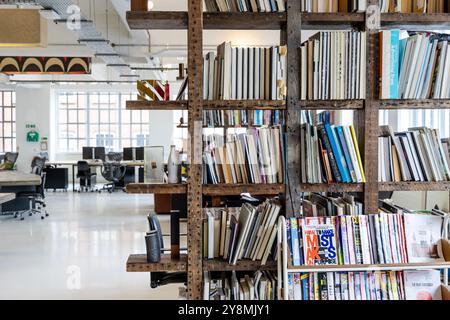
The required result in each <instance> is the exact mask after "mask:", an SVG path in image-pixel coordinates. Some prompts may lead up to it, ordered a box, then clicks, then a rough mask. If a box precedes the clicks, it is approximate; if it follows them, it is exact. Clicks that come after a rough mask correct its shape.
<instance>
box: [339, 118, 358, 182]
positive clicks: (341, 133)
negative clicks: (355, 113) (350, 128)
mask: <svg viewBox="0 0 450 320" xmlns="http://www.w3.org/2000/svg"><path fill="white" fill-rule="evenodd" d="M336 131H337V133H338V137H339V141H340V143H341V148H342V151H343V153H344V156H345V161H346V163H347V167H348V170H349V172H350V177H351V178H352V181H353V182H357V181H358V179H357V178H356V172H355V167H354V166H353V162H352V159H351V158H350V150H349V148H348V145H347V141H346V140H345V135H344V130H343V129H342V126H337V127H336Z"/></svg>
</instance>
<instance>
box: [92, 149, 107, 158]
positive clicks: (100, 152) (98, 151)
mask: <svg viewBox="0 0 450 320" xmlns="http://www.w3.org/2000/svg"><path fill="white" fill-rule="evenodd" d="M94 156H95V160H102V161H105V160H106V152H105V147H96V148H95V155H94Z"/></svg>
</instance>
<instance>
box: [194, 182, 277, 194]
mask: <svg viewBox="0 0 450 320" xmlns="http://www.w3.org/2000/svg"><path fill="white" fill-rule="evenodd" d="M285 190H286V188H285V186H284V184H217V185H214V184H210V185H205V186H203V194H204V195H207V196H225V195H229V196H231V195H240V194H242V193H250V194H251V195H254V196H261V195H267V196H277V195H279V194H280V193H284V192H285Z"/></svg>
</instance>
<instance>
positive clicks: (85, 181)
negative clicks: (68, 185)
mask: <svg viewBox="0 0 450 320" xmlns="http://www.w3.org/2000/svg"><path fill="white" fill-rule="evenodd" d="M96 178H97V173H95V172H91V167H90V166H89V164H88V163H87V161H78V163H77V179H80V188H79V189H78V193H80V192H82V191H86V192H89V191H91V192H94V191H96V188H95V185H96V183H97V179H96Z"/></svg>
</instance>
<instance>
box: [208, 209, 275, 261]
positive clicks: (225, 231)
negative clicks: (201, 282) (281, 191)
mask: <svg viewBox="0 0 450 320" xmlns="http://www.w3.org/2000/svg"><path fill="white" fill-rule="evenodd" d="M280 210H281V205H280V203H279V201H277V200H266V201H265V202H264V203H263V204H262V205H260V206H258V207H254V206H252V205H250V204H248V203H245V204H244V205H243V206H242V207H241V208H221V209H217V208H216V209H214V208H207V209H204V212H205V218H206V219H205V220H204V223H203V256H204V257H205V258H208V259H216V258H217V259H218V258H220V259H223V260H226V261H228V262H229V263H230V264H231V265H236V263H237V261H238V260H241V259H249V260H253V261H261V264H262V265H265V264H266V262H267V259H268V258H269V255H270V254H271V253H272V252H273V250H274V244H275V239H276V234H277V219H278V216H279V214H280Z"/></svg>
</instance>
